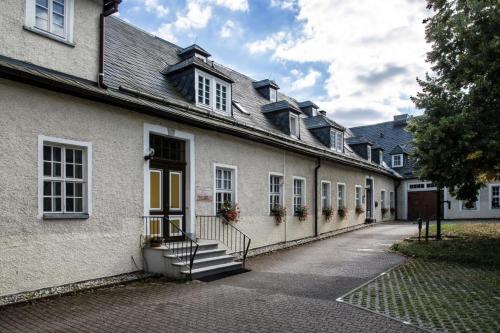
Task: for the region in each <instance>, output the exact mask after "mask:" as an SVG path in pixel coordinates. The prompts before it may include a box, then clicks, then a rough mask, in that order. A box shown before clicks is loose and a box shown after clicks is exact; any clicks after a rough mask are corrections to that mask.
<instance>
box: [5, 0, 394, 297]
mask: <svg viewBox="0 0 500 333" xmlns="http://www.w3.org/2000/svg"><path fill="white" fill-rule="evenodd" d="M119 2H120V1H97V0H49V1H37V0H26V1H17V0H7V1H6V3H5V5H6V6H7V8H8V10H2V11H1V12H0V25H1V27H2V29H3V30H4V31H8V33H6V34H3V35H2V37H0V39H1V40H0V42H1V45H2V46H3V47H2V48H1V50H0V101H1V103H0V116H1V117H0V136H1V140H0V152H1V156H2V158H0V166H1V168H0V170H1V172H0V182H1V184H2V188H1V190H0V198H1V200H0V235H1V236H0V237H1V241H0V253H2V256H0V267H2V269H1V270H0V281H2V283H1V284H0V296H5V295H11V294H17V293H22V292H29V291H33V290H38V289H42V288H51V287H56V286H60V285H65V284H70V283H75V282H78V281H85V280H92V279H96V278H102V277H108V276H113V275H119V274H124V273H129V272H134V271H140V270H142V269H145V266H144V265H145V263H144V261H143V250H142V247H143V245H144V237H143V236H144V235H145V234H146V233H148V232H150V233H151V234H152V233H153V232H152V231H151V230H152V228H153V226H154V224H148V222H145V217H148V216H167V217H168V223H169V224H168V231H165V230H164V232H165V233H166V234H168V235H167V236H168V237H169V238H171V239H173V240H175V239H176V237H178V238H182V237H180V236H182V235H185V237H188V238H190V239H197V238H198V236H199V228H200V225H199V223H200V217H201V216H217V215H218V214H219V213H220V210H221V208H222V207H223V206H224V205H226V204H227V205H230V206H231V207H234V206H235V205H238V207H239V217H238V221H237V222H233V224H234V225H235V226H237V228H238V229H239V230H241V232H242V233H244V234H245V235H246V236H247V237H249V238H251V240H252V242H251V245H250V248H251V249H264V250H265V249H266V248H267V247H272V246H276V245H279V244H286V243H287V242H292V241H297V240H303V239H309V238H311V239H312V238H314V237H318V236H320V235H328V234H329V233H334V232H338V231H341V230H348V229H349V228H354V227H357V226H360V225H362V224H364V223H365V222H367V221H368V222H371V221H384V220H392V219H394V214H393V212H394V210H395V207H396V206H395V205H396V203H395V199H394V198H395V191H396V184H397V183H398V182H399V179H400V177H399V176H398V175H397V174H396V173H395V172H394V171H393V170H391V169H390V168H388V167H386V166H384V165H382V164H381V163H376V162H373V161H371V160H370V159H367V158H365V157H363V156H362V155H359V154H357V153H356V152H355V151H354V150H353V148H352V147H351V146H350V145H348V144H347V140H348V138H349V136H350V133H349V131H348V130H347V129H345V128H344V127H342V126H341V125H339V124H337V123H336V122H334V121H332V120H331V119H328V118H327V117H326V115H325V113H324V112H321V111H320V110H318V107H317V106H316V105H315V104H314V103H312V102H310V101H303V102H299V101H296V100H295V99H293V98H291V97H289V96H286V95H284V94H282V93H280V92H279V86H278V85H277V84H276V83H275V82H273V81H270V80H260V81H257V80H253V79H250V78H248V77H247V76H245V75H243V74H240V73H238V72H236V71H234V70H232V69H228V68H226V67H224V66H222V65H220V64H218V63H216V62H213V61H212V60H211V59H210V55H209V54H208V52H207V51H205V50H204V49H202V48H201V47H199V46H197V45H193V46H190V47H187V48H181V47H178V46H176V45H174V44H171V43H169V42H167V41H164V40H161V39H159V38H157V37H154V36H151V35H149V34H147V33H145V32H143V31H141V30H139V29H137V28H135V27H133V26H131V25H129V24H127V23H125V22H123V21H121V20H119V19H117V18H114V17H111V16H109V15H110V14H112V13H113V12H115V11H116V9H117V6H118V4H119ZM280 208H286V213H285V214H284V216H283V219H282V220H281V223H277V220H276V217H275V216H274V215H275V211H276V210H277V209H280ZM305 210H307V212H308V214H303V215H306V216H302V217H299V216H298V215H300V212H304V211H305ZM328 210H330V211H332V212H333V216H332V217H331V218H330V219H327V218H326V217H325V215H324V212H325V211H328ZM339 210H342V211H343V212H346V214H345V216H341V215H342V214H341V213H340V212H339ZM146 221H147V220H146ZM155 228H156V227H155ZM153 229H154V228H153ZM179 241H182V239H179Z"/></svg>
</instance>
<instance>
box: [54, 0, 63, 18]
mask: <svg viewBox="0 0 500 333" xmlns="http://www.w3.org/2000/svg"><path fill="white" fill-rule="evenodd" d="M53 4H54V5H53V7H52V8H53V11H54V13H57V14H59V15H64V2H62V3H59V2H57V1H54V3H53Z"/></svg>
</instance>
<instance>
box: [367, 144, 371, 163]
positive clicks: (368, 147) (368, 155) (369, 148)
mask: <svg viewBox="0 0 500 333" xmlns="http://www.w3.org/2000/svg"><path fill="white" fill-rule="evenodd" d="M366 156H367V157H366V159H367V160H368V161H371V160H372V147H370V145H367V146H366Z"/></svg>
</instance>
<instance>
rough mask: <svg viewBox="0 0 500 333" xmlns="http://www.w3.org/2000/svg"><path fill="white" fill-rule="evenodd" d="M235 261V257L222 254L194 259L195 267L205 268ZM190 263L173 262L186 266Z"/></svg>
mask: <svg viewBox="0 0 500 333" xmlns="http://www.w3.org/2000/svg"><path fill="white" fill-rule="evenodd" d="M233 261H234V257H233V256H230V255H222V256H216V257H210V258H204V259H195V260H193V269H199V268H205V267H213V266H217V265H222V264H227V263H231V262H233ZM188 264H189V261H187V262H184V261H181V262H175V263H172V265H174V266H186V265H188Z"/></svg>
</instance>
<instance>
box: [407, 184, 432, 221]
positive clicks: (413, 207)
mask: <svg viewBox="0 0 500 333" xmlns="http://www.w3.org/2000/svg"><path fill="white" fill-rule="evenodd" d="M436 212H437V191H421V192H408V220H411V221H414V220H416V219H418V218H419V217H420V218H422V219H424V220H425V219H431V220H434V219H435V218H436Z"/></svg>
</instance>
